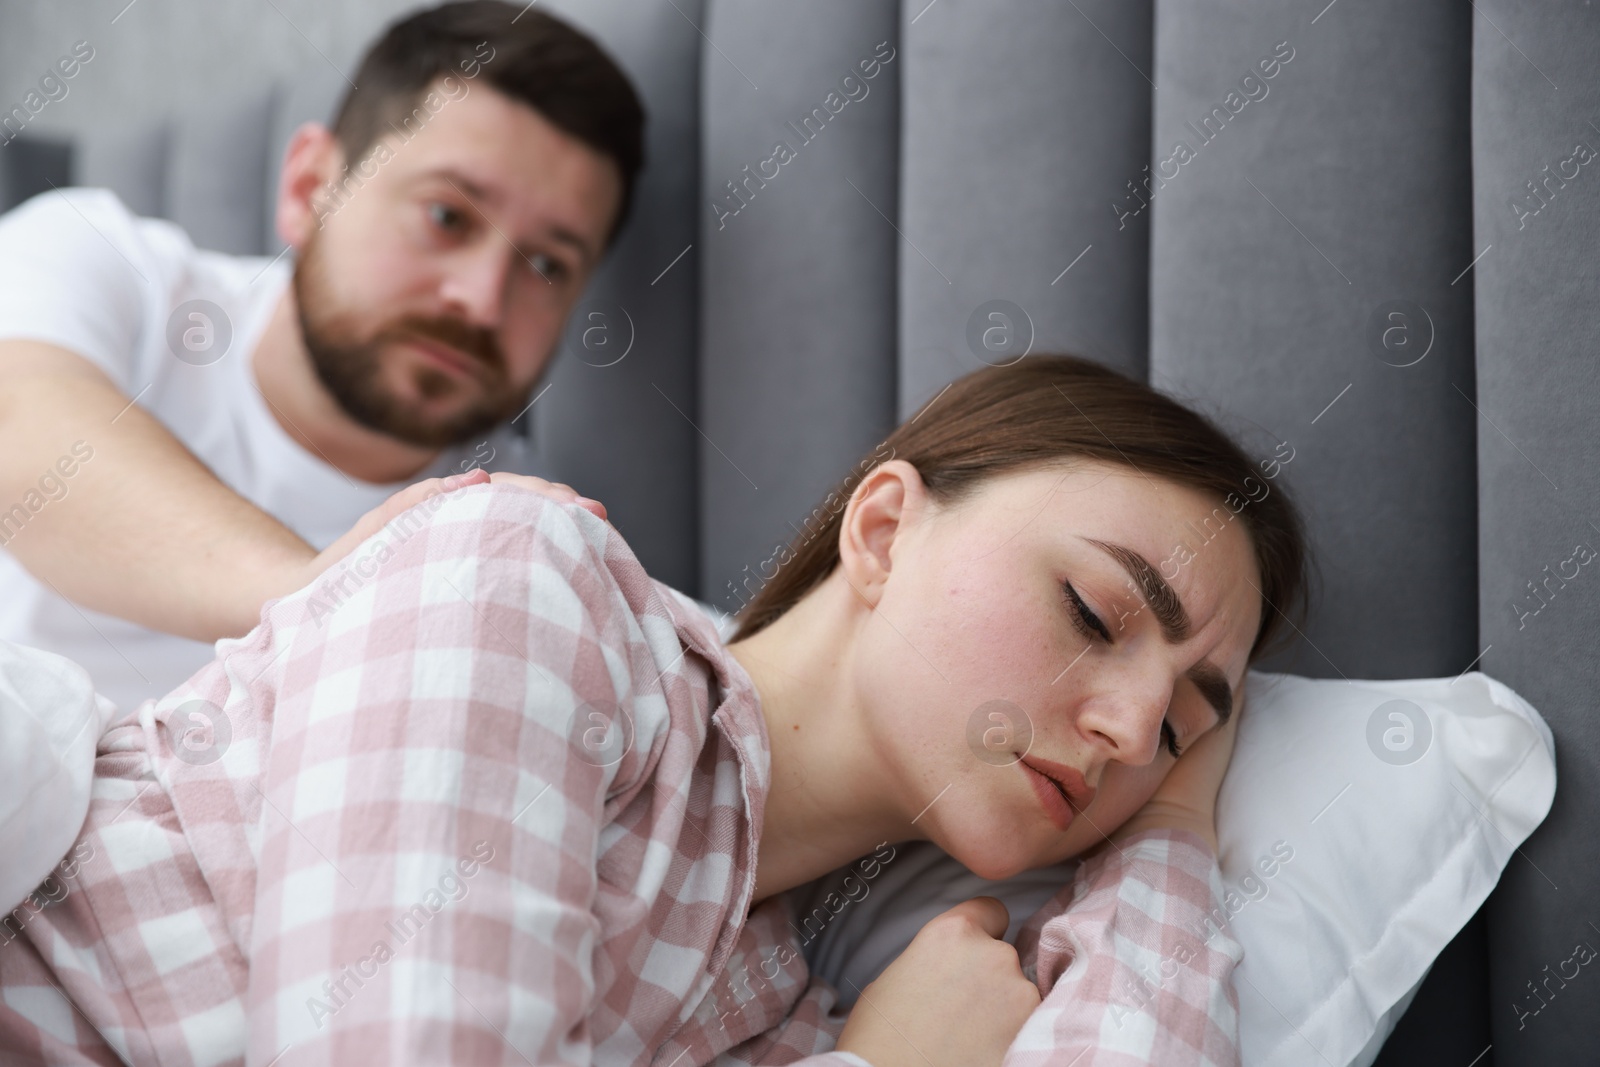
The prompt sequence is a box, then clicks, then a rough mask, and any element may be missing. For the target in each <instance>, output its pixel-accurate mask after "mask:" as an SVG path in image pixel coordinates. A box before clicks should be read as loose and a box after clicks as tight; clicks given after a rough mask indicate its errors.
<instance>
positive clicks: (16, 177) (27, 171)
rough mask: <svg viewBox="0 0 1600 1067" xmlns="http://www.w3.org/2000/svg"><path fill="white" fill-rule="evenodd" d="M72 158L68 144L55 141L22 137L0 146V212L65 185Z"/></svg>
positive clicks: (29, 136)
mask: <svg viewBox="0 0 1600 1067" xmlns="http://www.w3.org/2000/svg"><path fill="white" fill-rule="evenodd" d="M73 155H74V146H73V144H72V142H71V141H69V140H66V139H64V138H57V137H48V136H45V137H40V136H37V135H29V134H24V135H23V136H20V137H17V138H14V139H13V140H11V141H8V142H6V143H5V144H3V145H0V208H10V207H11V206H12V205H14V204H20V203H22V202H23V201H24V200H26V199H28V198H29V197H30V196H36V195H38V194H39V193H45V192H49V191H50V187H51V186H52V185H55V186H61V185H66V184H67V183H68V182H70V181H71V180H72V178H71V175H72V166H73Z"/></svg>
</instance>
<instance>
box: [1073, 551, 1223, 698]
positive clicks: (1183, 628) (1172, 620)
mask: <svg viewBox="0 0 1600 1067" xmlns="http://www.w3.org/2000/svg"><path fill="white" fill-rule="evenodd" d="M1085 540H1087V541H1088V542H1089V543H1090V544H1091V545H1094V546H1095V547H1096V548H1098V549H1100V551H1102V552H1104V553H1105V554H1106V555H1108V556H1110V557H1111V558H1112V559H1114V560H1116V561H1117V562H1118V563H1120V564H1121V565H1122V569H1123V570H1125V571H1127V572H1128V577H1129V578H1132V579H1133V584H1134V587H1135V588H1136V589H1138V590H1139V592H1140V595H1141V596H1143V598H1144V601H1145V603H1146V604H1148V605H1149V606H1150V613H1151V614H1152V615H1154V616H1155V618H1156V622H1157V624H1158V625H1160V627H1161V636H1162V638H1163V639H1165V640H1166V642H1167V644H1169V645H1176V644H1181V643H1182V642H1183V641H1185V640H1186V639H1187V638H1188V636H1189V631H1190V629H1191V627H1192V624H1191V623H1190V621H1189V613H1188V612H1187V611H1185V610H1184V607H1183V601H1182V600H1180V599H1178V594H1177V592H1176V591H1175V590H1174V589H1173V588H1172V586H1170V585H1168V584H1167V581H1166V579H1165V578H1162V577H1161V575H1160V573H1159V572H1158V571H1157V570H1156V569H1155V568H1154V567H1152V566H1151V565H1150V561H1149V560H1147V559H1145V558H1144V557H1143V556H1141V555H1140V554H1139V553H1137V552H1135V551H1134V550H1133V549H1131V548H1127V547H1125V546H1123V545H1117V544H1112V543H1110V542H1108V541H1098V540H1096V539H1095V538H1093V537H1089V538H1085ZM1188 677H1189V680H1190V681H1191V682H1193V683H1194V684H1195V688H1196V689H1198V690H1200V695H1201V696H1203V697H1205V698H1206V703H1208V704H1210V705H1211V707H1212V708H1213V709H1215V711H1216V713H1217V724H1218V725H1219V726H1220V725H1223V724H1225V723H1227V721H1228V717H1229V716H1231V715H1232V714H1233V687H1232V686H1231V685H1229V684H1228V679H1227V677H1226V676H1225V675H1224V674H1223V673H1222V670H1221V669H1220V668H1219V667H1217V665H1216V664H1214V663H1211V662H1210V661H1208V660H1201V661H1200V662H1199V663H1196V664H1195V665H1194V666H1193V667H1191V668H1189V675H1188Z"/></svg>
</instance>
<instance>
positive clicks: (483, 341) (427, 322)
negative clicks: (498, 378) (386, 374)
mask: <svg viewBox="0 0 1600 1067" xmlns="http://www.w3.org/2000/svg"><path fill="white" fill-rule="evenodd" d="M419 337H420V338H426V339H427V340H430V341H435V342H438V343H440V344H443V345H446V346H448V347H450V348H453V349H455V350H456V351H458V352H461V353H464V354H466V355H468V356H471V357H472V358H473V359H475V360H477V361H478V362H479V363H482V364H484V365H485V366H486V367H488V368H489V369H490V370H495V371H503V370H504V369H505V355H504V353H502V352H501V351H500V343H499V341H497V340H496V339H495V335H494V333H493V331H491V330H485V329H483V328H481V327H477V326H469V325H468V324H467V323H465V322H462V321H461V320H460V319H452V318H442V319H433V318H422V317H419V316H412V317H408V318H404V319H401V320H400V321H399V322H397V323H395V324H394V325H393V326H392V327H390V328H389V329H387V330H384V331H383V335H382V339H383V340H396V341H404V340H407V339H410V338H419Z"/></svg>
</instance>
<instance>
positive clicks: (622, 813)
mask: <svg viewBox="0 0 1600 1067" xmlns="http://www.w3.org/2000/svg"><path fill="white" fill-rule="evenodd" d="M574 709H576V710H574ZM99 753H100V754H99V757H98V761H97V765H96V782H95V787H94V796H93V802H92V805H91V809H90V813H89V817H88V820H87V822H86V823H85V825H84V828H83V832H82V836H81V837H80V839H79V844H78V846H77V847H76V848H75V850H74V856H81V857H84V858H83V859H82V862H81V863H79V864H78V865H77V866H78V870H77V871H76V874H75V875H74V876H72V877H71V878H69V879H68V884H69V886H70V891H69V892H68V893H67V894H66V896H65V897H64V898H63V899H61V900H60V902H59V903H57V904H54V905H53V906H50V907H48V908H44V909H43V910H39V911H38V912H37V913H34V914H30V915H29V916H27V921H26V923H25V924H23V925H22V927H21V933H20V935H18V936H16V937H15V939H14V940H12V941H11V942H10V943H9V944H0V1061H3V1062H4V1063H6V1064H10V1063H40V1062H43V1063H49V1064H116V1063H120V1062H124V1061H125V1062H128V1063H133V1064H161V1065H163V1067H191V1065H206V1064H238V1063H244V1064H249V1065H251V1067H311V1065H318V1064H340V1065H347V1064H369V1063H371V1064H378V1063H382V1064H411V1063H416V1064H444V1063H451V1064H472V1065H480V1064H523V1063H527V1064H535V1065H538V1067H544V1065H555V1064H654V1065H658V1067H693V1065H702V1064H718V1065H723V1067H734V1065H755V1064H786V1063H804V1064H807V1065H811V1067H844V1065H846V1064H849V1065H853V1067H863V1065H864V1064H865V1061H864V1060H862V1059H861V1058H860V1057H857V1056H854V1055H850V1054H846V1053H836V1052H833V1051H831V1050H832V1049H833V1046H834V1044H835V1041H836V1040H837V1037H838V1035H839V1032H840V1030H841V1029H842V1027H843V1025H844V1021H845V1014H844V1013H843V1012H842V1011H841V1010H840V1009H839V1008H838V1006H837V999H838V998H837V993H836V991H835V990H834V989H833V988H832V987H831V986H830V985H828V984H827V983H826V982H824V981H822V980H821V979H819V978H817V977H815V976H812V975H810V974H809V973H808V971H807V967H806V963H805V960H804V958H803V957H802V955H801V952H800V942H799V937H798V935H797V933H796V931H795V929H794V928H793V927H792V926H791V919H792V915H791V913H790V910H789V903H788V897H787V896H786V895H782V894H780V895H778V896H775V897H772V898H769V899H767V900H764V901H762V902H761V903H760V904H758V905H757V906H756V907H755V908H754V909H751V908H750V902H751V897H752V894H753V890H754V885H755V875H756V850H757V844H758V840H757V837H758V834H759V832H760V828H761V825H762V810H763V806H764V803H765V799H766V796H767V791H768V789H769V785H770V783H769V778H768V775H769V748H768V740H767V735H766V728H765V724H764V721H763V719H762V715H761V711H760V707H759V705H758V701H757V695H756V692H755V690H754V688H753V686H752V684H751V682H750V679H749V677H748V676H747V675H746V674H745V673H744V671H743V670H742V669H741V668H740V667H739V665H738V663H737V662H736V661H735V660H734V659H733V658H732V657H731V656H730V655H728V653H727V652H726V650H725V649H724V648H723V646H722V644H721V643H720V641H719V640H718V638H717V636H716V633H715V630H714V628H713V627H712V626H711V624H710V620H708V619H707V618H705V617H704V615H703V614H702V613H701V612H699V611H698V610H697V609H696V608H695V607H694V606H693V605H692V604H691V603H690V602H688V601H686V600H684V599H682V598H681V597H680V596H679V595H678V594H676V593H674V592H672V590H670V589H669V588H667V587H666V586H663V585H660V584H658V583H656V582H653V581H652V580H651V579H650V578H649V577H648V576H647V575H646V574H645V572H644V570H643V569H642V568H641V567H640V565H639V562H638V561H637V560H636V559H635V558H634V556H633V554H632V553H631V552H630V551H629V550H628V548H627V546H626V544H625V543H624V542H623V541H622V539H621V538H620V537H619V536H618V535H617V533H616V532H615V531H614V530H613V529H611V528H610V527H609V526H607V525H606V524H605V523H604V522H602V521H600V520H599V519H596V518H594V517H593V516H592V515H589V514H588V513H586V512H584V511H582V510H581V509H579V508H577V507H575V506H565V505H558V504H555V503H552V502H550V501H548V500H546V499H544V498H543V497H540V496H538V495H537V494H534V493H532V492H528V491H526V490H522V489H518V488H515V487H510V486H496V485H485V486H476V487H472V488H468V489H462V490H457V491H455V492H453V493H450V494H447V495H444V496H441V497H436V498H433V499H431V500H429V501H426V502H424V503H422V504H420V505H418V506H417V507H415V508H413V509H411V510H410V511H408V512H406V513H405V514H404V515H402V516H400V517H398V518H397V519H395V520H394V521H393V522H391V523H390V524H389V526H388V527H386V528H385V529H384V530H383V531H381V532H380V533H378V534H376V535H374V537H373V538H371V539H369V540H368V541H367V542H366V543H365V544H363V545H362V546H361V547H360V548H359V549H357V550H356V551H355V552H354V553H353V554H352V555H351V556H350V557H349V558H348V559H347V560H346V561H344V562H343V564H342V565H341V566H339V567H336V568H334V570H333V571H330V572H329V573H328V574H326V575H324V576H323V578H322V579H319V580H318V581H317V582H315V583H313V584H312V585H310V586H307V587H306V588H305V589H302V590H300V591H298V592H296V593H294V594H291V595H289V596H286V597H283V598H281V599H279V600H276V601H272V602H270V603H269V604H268V605H266V607H265V608H264V609H263V614H262V618H261V622H260V625H258V626H257V627H256V629H255V630H253V631H251V632H250V633H249V634H248V635H246V636H245V637H243V638H240V639H237V640H224V641H221V642H219V643H218V646H217V655H216V658H215V659H214V660H213V661H212V662H211V663H210V664H209V665H207V666H206V667H204V668H203V669H201V670H200V671H199V672H198V673H196V674H195V675H194V677H192V678H191V679H190V680H189V681H188V682H187V683H185V684H184V685H183V686H181V687H180V688H179V689H177V690H175V691H173V692H172V693H171V694H169V695H168V696H166V697H165V698H163V699H161V700H159V701H146V702H145V703H144V704H143V705H141V706H140V707H139V708H138V709H136V710H135V711H134V712H132V713H130V714H127V715H124V716H123V717H122V718H121V719H120V720H119V721H118V722H117V723H116V724H114V725H113V727H112V728H111V729H110V730H109V731H108V732H107V734H106V735H105V737H104V738H103V739H102V741H101V744H100V749H99ZM1221 888H1222V887H1221V877H1220V874H1219V872H1218V869H1217V866H1216V861H1215V858H1214V857H1213V856H1212V855H1211V853H1210V851H1209V849H1208V848H1207V847H1206V846H1205V845H1204V844H1203V842H1202V841H1201V839H1200V838H1199V837H1198V836H1196V835H1194V834H1192V833H1188V832H1179V831H1150V832H1146V833H1144V834H1140V835H1137V836H1135V837H1132V838H1130V839H1129V840H1128V841H1127V842H1125V843H1124V845H1123V847H1122V848H1121V849H1120V850H1112V849H1108V850H1105V851H1104V852H1102V853H1101V854H1099V855H1097V856H1095V857H1094V858H1092V859H1090V860H1089V861H1087V862H1085V863H1083V864H1081V865H1080V866H1079V868H1078V870H1077V873H1076V875H1075V877H1074V878H1073V879H1072V881H1071V882H1070V883H1069V884H1067V885H1065V886H1064V887H1063V888H1062V890H1061V891H1060V892H1059V893H1058V894H1057V895H1056V896H1055V897H1054V898H1053V899H1052V900H1051V901H1050V902H1049V903H1048V904H1047V905H1046V906H1045V907H1044V908H1042V909H1041V910H1040V911H1039V912H1038V913H1036V914H1035V915H1034V916H1033V917H1032V918H1031V919H1030V920H1029V922H1028V924H1027V926H1026V927H1025V928H1024V930H1023V932H1022V934H1021V935H1020V936H1019V938H1018V949H1019V951H1020V952H1021V954H1022V958H1023V962H1024V964H1025V966H1026V968H1027V973H1029V974H1030V975H1035V976H1036V980H1037V982H1038V985H1039V990H1040V993H1041V994H1042V995H1043V996H1044V1002H1043V1004H1042V1005H1041V1006H1040V1008H1039V1009H1038V1010H1037V1011H1036V1012H1035V1013H1034V1015H1033V1016H1032V1017H1031V1018H1030V1020H1029V1021H1028V1023H1027V1025H1026V1026H1025V1027H1024V1028H1023V1030H1022V1032H1021V1034H1019V1035H1018V1037H1017V1039H1016V1041H1015V1043H1014V1044H1013V1046H1012V1048H1011V1049H1010V1051H1009V1053H1008V1054H1007V1057H1006V1061H1005V1062H1006V1064H1007V1067H1024V1065H1034V1064H1055V1065H1061V1067H1067V1065H1069V1064H1070V1065H1073V1067H1106V1065H1124V1064H1160V1065H1163V1067H1202V1065H1222V1064H1237V1063H1238V1050H1237V1046H1238V1040H1237V1033H1238V1015H1237V1007H1238V1002H1237V997H1236V995H1235V993H1234V990H1233V987H1232V984H1231V982H1230V976H1231V973H1232V970H1233V967H1234V965H1235V964H1236V963H1237V962H1238V960H1239V958H1240V956H1241V949H1240V948H1239V945H1238V942H1237V941H1235V940H1233V939H1232V938H1231V937H1230V936H1229V935H1228V934H1227V932H1226V931H1218V930H1216V929H1215V928H1214V927H1213V928H1211V929H1210V931H1209V933H1210V936H1209V937H1205V936H1203V935H1201V934H1199V933H1197V931H1204V930H1205V929H1206V925H1205V923H1206V915H1207V913H1208V912H1210V911H1211V909H1213V908H1214V907H1216V906H1217V904H1218V901H1219V900H1220V897H1221ZM909 1036H911V1038H912V1040H913V1041H914V1035H909Z"/></svg>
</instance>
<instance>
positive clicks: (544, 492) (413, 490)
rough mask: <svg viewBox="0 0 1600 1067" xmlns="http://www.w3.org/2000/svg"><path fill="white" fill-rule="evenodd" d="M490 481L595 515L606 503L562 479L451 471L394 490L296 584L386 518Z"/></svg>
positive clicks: (602, 514) (311, 564)
mask: <svg viewBox="0 0 1600 1067" xmlns="http://www.w3.org/2000/svg"><path fill="white" fill-rule="evenodd" d="M485 482H493V483H494V484H496V485H516V486H521V487H522V488H524V489H531V490H533V491H534V492H535V493H538V494H539V495H540V496H543V497H548V498H549V499H551V500H554V501H556V502H557V503H559V504H578V505H580V506H581V507H582V508H583V509H584V510H585V511H588V512H591V513H592V514H594V515H595V516H597V517H599V518H602V519H603V518H605V517H606V506H605V505H604V504H602V503H600V501H598V500H591V499H589V498H588V497H586V496H579V495H578V491H577V490H576V489H573V488H572V486H570V485H567V484H566V483H565V482H550V481H546V480H545V479H543V478H535V477H533V476H532V475H529V474H511V473H509V472H507V471H495V472H494V473H493V474H490V473H489V472H488V471H486V470H483V469H481V468H474V469H473V470H470V471H467V472H466V473H465V474H452V475H451V476H450V477H448V478H428V479H426V480H425V481H420V482H417V483H416V484H415V485H408V486H406V487H405V488H404V489H402V490H400V491H399V492H398V493H395V494H394V495H393V496H391V497H390V498H389V499H388V500H385V501H384V502H383V503H381V504H379V505H378V506H377V507H375V508H373V509H372V510H371V511H369V512H367V513H366V514H365V515H363V516H361V518H360V519H358V520H356V524H355V525H354V526H352V527H350V529H349V530H347V531H346V532H345V533H344V534H343V535H342V536H341V537H340V538H339V539H338V540H337V541H335V542H334V543H333V544H331V545H329V546H328V547H327V548H325V549H323V550H322V551H321V552H319V553H317V556H316V558H315V559H313V560H311V561H310V562H309V563H307V564H306V565H305V566H304V569H303V570H302V572H301V575H300V579H299V585H296V586H295V588H297V589H298V588H301V587H303V586H305V585H307V584H308V583H309V582H310V581H311V580H312V579H313V578H316V577H317V576H318V575H320V574H321V573H322V572H323V571H325V570H327V569H328V568H329V567H331V566H333V565H334V564H335V563H337V562H338V561H339V560H341V559H343V558H344V557H345V556H348V555H349V554H350V553H351V552H352V551H353V550H354V549H355V547H356V546H357V545H359V544H360V543H361V542H363V541H365V540H366V539H367V538H369V537H371V536H372V535H373V534H375V533H377V532H378V531H379V530H381V529H383V528H384V526H386V525H388V523H389V520H391V519H393V518H394V517H395V516H397V515H399V514H400V513H401V512H403V511H406V510H407V509H409V508H412V507H415V506H416V505H417V504H420V503H422V502H423V501H424V500H426V499H428V498H429V497H431V496H437V495H438V494H439V493H448V492H450V491H451V490H452V489H465V488H466V487H467V486H469V485H482V484H484V483H485Z"/></svg>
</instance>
